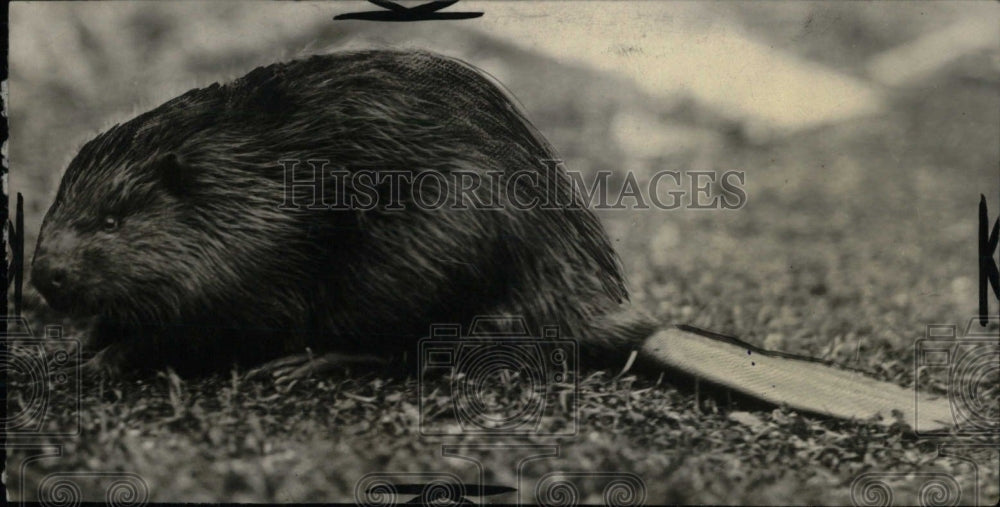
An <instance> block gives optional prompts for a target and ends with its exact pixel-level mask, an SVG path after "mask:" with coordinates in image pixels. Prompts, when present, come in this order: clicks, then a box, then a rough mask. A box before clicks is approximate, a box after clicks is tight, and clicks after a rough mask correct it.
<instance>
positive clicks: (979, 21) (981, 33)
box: [868, 4, 1000, 86]
mask: <svg viewBox="0 0 1000 507" xmlns="http://www.w3.org/2000/svg"><path fill="white" fill-rule="evenodd" d="M993 6H994V7H996V4H993ZM977 14H978V15H976V16H968V17H966V18H965V19H962V20H961V21H957V22H955V23H953V24H951V25H949V26H947V27H945V28H943V29H941V30H938V31H936V32H931V33H929V34H927V35H924V36H923V37H920V38H918V39H916V40H914V41H912V42H909V43H906V44H902V45H900V46H897V47H894V48H892V49H890V50H888V51H885V52H882V53H880V54H878V55H876V56H874V57H872V59H871V61H869V63H868V73H869V74H870V75H871V77H872V79H874V80H875V81H877V82H879V83H882V84H884V85H887V86H901V85H906V84H910V83H914V82H918V81H920V80H922V79H925V78H927V77H930V76H931V75H933V74H934V73H935V72H937V71H938V70H939V69H941V68H943V67H944V66H946V65H948V64H949V63H951V62H954V61H955V60H958V59H959V58H961V57H963V56H965V55H967V54H970V53H974V52H977V51H982V50H989V49H993V50H996V49H997V48H998V47H1000V9H998V8H994V9H992V10H990V11H988V12H982V13H977Z"/></svg>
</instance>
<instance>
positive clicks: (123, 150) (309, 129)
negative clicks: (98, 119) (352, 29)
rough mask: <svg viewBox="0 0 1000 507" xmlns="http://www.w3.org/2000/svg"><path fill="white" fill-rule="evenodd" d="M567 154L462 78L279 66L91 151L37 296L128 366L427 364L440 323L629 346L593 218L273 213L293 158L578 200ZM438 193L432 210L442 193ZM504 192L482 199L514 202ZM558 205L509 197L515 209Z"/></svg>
mask: <svg viewBox="0 0 1000 507" xmlns="http://www.w3.org/2000/svg"><path fill="white" fill-rule="evenodd" d="M555 158H556V155H555V154H554V152H553V150H552V149H551V147H550V146H549V145H548V144H547V143H546V141H545V140H544V139H543V138H542V136H541V135H540V134H539V133H538V132H537V131H536V130H535V129H534V128H533V127H532V126H531V124H530V123H529V122H528V121H527V120H526V119H525V117H524V116H523V115H522V114H521V113H519V112H518V110H517V108H516V107H515V106H514V105H513V103H512V101H511V100H510V99H509V98H508V96H507V95H506V94H505V93H504V92H503V91H502V90H501V89H500V88H499V87H498V86H496V85H495V84H493V83H492V82H491V81H490V80H488V79H486V78H485V77H484V75H483V74H482V73H480V72H478V71H476V70H475V69H473V68H471V67H470V66H468V65H466V64H464V63H461V62H459V61H457V60H453V59H448V58H444V57H440V56H434V55H431V54H428V53H423V52H402V51H363V52H350V53H340V54H332V55H325V56H315V57H312V58H309V59H305V60H300V61H293V62H289V63H280V64H274V65H269V66H267V67H261V68H258V69H255V70H254V71H252V72H250V73H249V74H247V75H246V76H244V77H242V78H240V79H237V80H235V81H233V82H231V83H228V84H225V85H219V84H213V85H212V86H209V87H207V88H201V89H196V90H192V91H189V92H187V93H185V94H183V95H181V96H180V97H178V98H176V99H173V100H171V101H169V102H167V103H165V104H163V105H162V106H160V107H158V108H156V109H154V110H152V111H150V112H148V113H145V114H143V115H141V116H139V117H137V118H135V119H133V120H131V121H129V122H127V123H124V124H121V125H116V126H114V127H113V128H111V129H110V130H108V131H107V132H104V133H102V134H100V135H99V136H97V138H95V139H94V140H92V141H90V142H89V143H87V144H86V145H85V146H84V147H83V148H82V149H81V150H80V153H79V154H78V155H77V156H76V158H75V159H73V161H72V162H71V163H70V165H69V168H68V170H67V171H66V174H65V176H64V177H63V180H62V184H61V186H60V188H59V192H58V195H57V197H56V200H55V203H54V204H53V205H52V207H51V208H50V209H49V211H48V214H47V215H46V217H45V220H44V223H43V225H42V231H41V233H40V235H39V240H38V246H37V248H36V250H35V258H34V261H33V274H32V279H33V283H34V284H35V286H36V287H37V288H38V289H39V290H40V291H41V292H42V294H43V295H44V296H45V298H46V299H47V300H48V301H49V303H50V305H51V306H53V307H54V308H57V309H63V310H66V311H68V312H70V313H71V314H74V315H80V316H95V315H96V316H98V324H97V326H96V328H95V331H94V336H93V342H94V343H95V346H96V347H98V348H105V347H106V348H107V349H106V351H105V354H103V356H102V357H103V360H104V361H106V362H108V363H110V365H111V366H112V367H114V368H118V369H121V368H138V369H148V368H152V367H159V366H163V365H172V366H174V367H181V368H187V367H195V366H196V365H200V366H201V367H208V368H210V369H219V368H222V367H224V366H225V365H228V364H229V363H230V362H231V360H242V361H246V362H256V361H261V360H264V359H269V358H274V357H277V356H279V355H281V354H285V353H290V352H298V351H301V350H303V349H304V348H305V347H311V348H312V349H313V350H320V351H322V350H336V351H347V352H362V351H368V352H372V351H374V352H383V351H384V352H388V351H399V352H401V351H405V350H415V347H416V345H415V344H416V341H415V339H416V338H417V337H421V336H426V335H427V332H428V329H429V326H430V324H432V323H441V322H458V323H466V324H467V323H468V322H469V321H470V319H471V318H472V317H473V316H476V315H496V314H509V315H519V316H523V317H524V318H525V319H526V321H527V323H528V325H529V327H530V329H532V330H533V331H537V330H538V329H539V328H540V326H542V325H559V326H560V328H561V329H562V333H563V335H564V336H568V337H576V338H580V339H581V340H584V342H585V345H595V346H596V345H597V344H598V343H599V342H602V343H604V344H605V345H608V344H610V349H616V350H620V349H622V347H620V345H621V344H620V343H618V340H623V339H625V335H627V334H629V333H628V332H627V331H634V330H635V326H636V325H638V324H635V323H633V322H632V320H630V318H625V319H624V320H621V319H620V318H617V317H607V316H610V315H612V314H614V315H618V316H620V315H622V314H618V313H616V312H618V311H619V308H620V306H621V305H622V304H624V303H625V302H626V299H627V293H626V289H625V285H624V283H623V278H622V274H621V270H620V266H619V263H618V260H617V258H616V256H615V254H614V252H613V250H612V248H611V245H610V244H609V242H608V240H607V238H606V235H605V233H604V231H603V229H602V227H601V225H600V223H599V222H598V220H597V219H596V217H595V216H594V215H593V214H592V213H591V212H590V211H588V210H586V209H584V208H582V207H578V206H565V205H564V206H562V207H559V208H556V209H548V210H546V209H540V208H537V207H536V208H533V209H527V210H523V209H521V210H519V209H513V208H512V207H511V206H502V207H503V209H501V210H496V209H477V208H476V207H475V206H472V207H470V208H469V209H465V210H458V209H448V208H445V209H439V210H425V209H421V208H420V207H417V206H405V208H406V209H405V210H404V211H398V210H386V209H383V208H376V209H371V210H328V209H324V210H306V209H291V210H282V209H279V205H280V204H281V203H282V201H283V191H284V188H285V182H284V177H285V171H284V166H283V165H281V163H280V161H288V160H299V161H307V160H328V161H330V165H329V167H330V168H334V167H340V168H344V169H346V170H348V171H360V170H374V171H385V170H388V169H392V170H409V171H414V172H421V171H439V172H442V173H448V172H450V171H455V170H466V171H477V172H482V173H485V172H486V171H505V172H507V173H513V172H514V171H533V172H537V173H539V174H540V175H541V176H542V177H543V178H548V179H549V180H550V181H555V182H556V184H557V187H556V192H557V193H558V194H559V195H560V196H561V197H562V198H563V199H561V202H563V203H564V204H565V203H566V202H570V201H573V202H576V203H577V204H579V203H580V197H579V196H578V195H576V194H574V192H573V190H572V189H571V187H570V186H569V185H568V183H567V180H566V179H565V178H564V177H562V176H563V174H562V169H561V168H555V166H554V165H553V164H544V163H542V161H543V160H546V159H555ZM299 167H300V169H301V168H304V167H306V166H305V165H304V163H303V164H300V166H299ZM553 171H555V172H553ZM307 176H308V173H305V172H304V171H303V172H302V173H301V174H300V176H299V177H307ZM552 176H559V177H555V178H552ZM425 181H427V182H428V183H429V184H430V185H432V187H433V188H428V189H425V190H427V191H428V192H431V193H433V192H434V191H435V190H436V188H437V185H438V184H439V182H440V180H425ZM378 189H379V191H382V190H383V188H382V187H378ZM500 190H501V189H499V188H494V189H488V188H484V189H481V190H479V191H478V194H479V196H480V197H483V198H484V202H499V203H500V204H501V205H504V204H508V201H509V200H510V199H512V198H515V197H514V196H511V195H508V194H506V193H505V192H503V191H500ZM353 191H355V189H353V188H346V189H342V191H340V192H339V193H338V190H337V189H336V185H335V184H333V183H332V182H331V184H330V185H328V186H327V193H328V194H329V195H330V196H331V197H332V196H333V195H334V194H336V195H338V196H340V197H343V196H344V195H345V194H347V195H349V194H351V192H353ZM445 191H446V192H447V193H448V194H449V195H455V194H457V193H458V189H457V188H453V187H447V188H446V189H445ZM544 191H545V189H544V185H530V184H519V185H517V186H516V188H515V190H514V192H515V193H516V194H517V196H516V198H517V199H519V201H520V202H528V201H530V200H531V199H532V198H533V197H544V196H543V195H542V193H543V192H544ZM486 194H492V195H491V196H490V197H492V199H493V200H492V201H490V200H489V199H485V198H486V197H487V195H486ZM401 195H402V197H403V200H404V204H405V201H406V199H407V197H408V192H407V191H406V190H404V191H403V192H402V193H401ZM550 195H551V194H550ZM385 197H386V202H388V196H385ZM606 317H607V318H606ZM616 318H617V320H616ZM608 319H610V320H608ZM608 322H618V323H619V324H608ZM639 334H641V333H639Z"/></svg>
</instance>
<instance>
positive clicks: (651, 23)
mask: <svg viewBox="0 0 1000 507" xmlns="http://www.w3.org/2000/svg"><path fill="white" fill-rule="evenodd" d="M463 7H468V8H469V9H473V8H476V7H477V5H476V2H467V3H466V2H463ZM482 7H483V8H484V9H488V11H489V15H488V16H484V17H483V18H479V19H477V20H475V22H474V23H469V26H478V27H480V28H481V29H483V30H485V31H487V32H489V33H490V34H492V35H494V36H500V37H502V38H504V39H507V40H509V41H510V42H512V43H515V44H517V45H520V46H522V47H525V48H527V49H531V50H534V51H538V52H540V53H543V54H548V55H550V56H554V57H557V58H560V59H564V60H566V61H571V62H574V63H576V64H579V65H585V66H591V67H595V68H598V69H600V70H604V71H607V72H611V73H615V74H618V75H621V76H624V77H628V78H630V79H632V80H633V81H634V82H635V83H636V84H637V85H638V86H639V87H640V88H642V89H643V90H644V91H646V92H647V93H650V94H651V95H653V96H656V97H662V98H665V99H671V100H672V99H676V96H677V95H678V94H685V95H688V96H690V97H692V98H694V99H695V100H696V101H698V102H699V103H702V104H704V105H706V106H708V107H710V108H712V109H714V110H716V111H718V112H720V113H721V114H723V115H725V116H727V117H729V118H732V119H735V120H739V121H741V122H743V123H744V124H745V125H746V126H747V127H748V129H749V131H750V133H751V134H752V135H751V137H760V136H769V135H770V134H773V133H785V132H790V131H795V130H800V129H804V128H810V127H813V126H818V125H823V124H828V123H833V122H838V121H842V120H845V119H849V118H854V117H858V116H862V115H868V114H872V113H876V112H878V111H880V110H881V108H882V106H883V102H884V100H883V97H882V95H881V93H880V92H879V91H878V90H876V89H875V88H874V87H872V86H870V85H868V84H867V83H866V82H864V81H862V80H859V79H856V78H854V77H851V76H849V75H846V74H843V73H840V72H837V71H835V70H833V69H830V68H827V67H825V66H823V65H819V64H817V63H814V62H810V61H806V60H803V59H801V58H797V57H796V56H794V55H792V54H790V53H787V52H783V51H780V50H777V49H775V48H772V47H770V46H768V45H766V44H763V43H761V42H758V41H756V40H753V39H751V38H749V37H747V36H746V35H744V33H743V30H742V29H741V28H740V27H739V26H737V25H735V24H732V23H727V22H724V21H719V20H718V19H717V18H716V17H715V16H713V15H712V13H711V11H710V10H707V9H704V8H702V5H700V4H696V3H679V2H572V3H570V2H530V3H527V2H489V3H485V4H483V5H482Z"/></svg>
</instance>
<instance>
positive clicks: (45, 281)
mask: <svg viewBox="0 0 1000 507" xmlns="http://www.w3.org/2000/svg"><path fill="white" fill-rule="evenodd" d="M66 277H67V272H66V268H64V267H63V266H53V265H52V264H51V263H50V262H49V261H48V259H47V258H45V257H42V258H38V257H36V258H35V262H33V263H32V266H31V283H32V284H34V286H35V288H37V289H38V291H39V292H41V293H42V294H43V295H46V296H48V295H51V294H52V292H53V291H56V290H60V289H63V288H65V287H66Z"/></svg>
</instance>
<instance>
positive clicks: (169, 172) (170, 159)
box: [152, 153, 193, 195]
mask: <svg viewBox="0 0 1000 507" xmlns="http://www.w3.org/2000/svg"><path fill="white" fill-rule="evenodd" d="M152 170H153V172H154V173H156V176H157V177H158V178H159V179H160V182H162V183H163V186H164V187H166V189H167V191H168V192H170V193H172V194H177V195H183V194H185V193H187V192H188V190H189V189H190V188H191V185H192V180H193V173H192V171H191V168H190V167H189V166H188V165H187V164H185V163H184V160H182V159H181V158H180V157H179V156H177V154H176V153H167V154H165V155H160V156H158V157H157V158H156V159H155V160H153V166H152Z"/></svg>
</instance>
